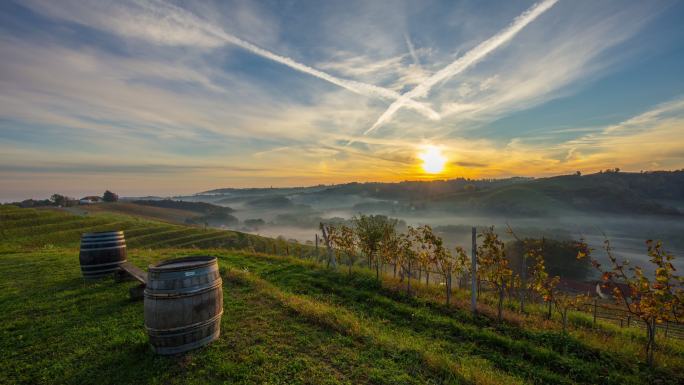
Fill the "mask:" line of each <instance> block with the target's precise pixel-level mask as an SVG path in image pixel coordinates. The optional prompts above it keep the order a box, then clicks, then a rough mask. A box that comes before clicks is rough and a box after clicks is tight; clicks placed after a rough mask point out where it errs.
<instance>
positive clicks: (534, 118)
mask: <svg viewBox="0 0 684 385" xmlns="http://www.w3.org/2000/svg"><path fill="white" fill-rule="evenodd" d="M682 20H684V2H681V1H658V0H656V1H648V2H644V1H625V0H619V1H608V0H606V1H600V2H597V1H590V0H587V1H583V0H572V1H570V0H558V1H555V0H544V1H539V2H531V1H506V2H503V1H475V0H473V1H451V0H449V1H430V0H427V1H362V0H360V1H355V0H345V1H325V2H322V1H206V2H199V1H197V2H173V1H71V0H60V1H50V0H47V1H41V0H22V1H16V2H14V1H11V0H10V1H2V2H0V58H2V59H1V60H0V181H1V182H0V200H3V201H11V200H17V199H24V198H29V197H33V198H45V197H48V196H49V195H51V194H52V193H61V194H67V195H71V196H76V197H78V196H83V195H87V194H101V192H102V191H104V190H105V189H110V190H113V191H115V192H118V193H119V194H120V195H126V196H135V195H138V196H140V195H161V196H166V195H174V194H187V193H194V192H199V191H203V190H208V189H212V188H221V187H267V186H302V185H316V184H330V183H342V182H350V181H402V180H429V179H448V178H456V177H467V178H499V177H508V176H536V177H543V176H549V175H558V174H564V173H574V172H575V171H581V172H583V173H590V172H595V171H598V170H602V169H607V168H615V167H619V168H620V169H622V170H626V171H640V170H659V169H668V170H671V169H682V168H684V71H683V70H682V69H683V68H684V28H682V26H681V21H682ZM433 153H436V154H437V155H436V156H437V157H438V158H437V160H439V162H443V163H445V167H444V168H443V169H441V168H440V167H436V169H435V170H432V173H430V172H427V171H428V170H429V169H430V168H427V169H426V167H425V166H424V165H423V163H422V162H424V161H425V156H427V155H426V154H428V155H429V154H433ZM433 160H434V159H433Z"/></svg>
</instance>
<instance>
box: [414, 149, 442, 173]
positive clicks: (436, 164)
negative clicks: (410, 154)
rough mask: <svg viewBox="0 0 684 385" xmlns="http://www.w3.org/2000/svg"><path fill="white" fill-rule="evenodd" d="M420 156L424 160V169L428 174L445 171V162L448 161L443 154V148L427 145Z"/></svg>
mask: <svg viewBox="0 0 684 385" xmlns="http://www.w3.org/2000/svg"><path fill="white" fill-rule="evenodd" d="M418 158H420V159H421V160H422V161H423V170H424V171H425V172H426V173H428V174H439V173H440V172H442V171H444V164H445V163H446V161H447V159H446V158H445V157H444V155H442V150H440V149H439V148H437V147H435V146H427V147H425V150H424V151H423V152H421V153H420V154H418Z"/></svg>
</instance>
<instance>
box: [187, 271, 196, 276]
mask: <svg viewBox="0 0 684 385" xmlns="http://www.w3.org/2000/svg"><path fill="white" fill-rule="evenodd" d="M193 275H195V272H194V271H186V272H185V276H186V277H192V276H193Z"/></svg>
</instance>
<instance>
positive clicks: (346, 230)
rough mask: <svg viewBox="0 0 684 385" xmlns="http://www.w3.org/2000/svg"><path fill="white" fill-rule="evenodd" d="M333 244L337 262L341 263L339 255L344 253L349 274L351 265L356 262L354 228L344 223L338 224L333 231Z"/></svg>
mask: <svg viewBox="0 0 684 385" xmlns="http://www.w3.org/2000/svg"><path fill="white" fill-rule="evenodd" d="M333 244H334V246H335V251H336V255H337V261H338V263H341V256H342V255H346V257H347V264H348V265H349V275H351V273H352V266H353V265H354V263H355V262H356V257H357V255H358V254H357V252H356V236H355V234H354V229H352V228H351V227H349V226H346V225H340V226H339V227H338V228H337V229H336V231H335V232H334V233H333Z"/></svg>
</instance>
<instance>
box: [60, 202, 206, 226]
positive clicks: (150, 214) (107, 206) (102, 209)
mask: <svg viewBox="0 0 684 385" xmlns="http://www.w3.org/2000/svg"><path fill="white" fill-rule="evenodd" d="M70 209H71V210H72V211H73V212H75V213H78V214H81V215H83V214H84V213H85V214H88V213H90V214H95V213H107V212H109V213H118V214H127V215H135V216H137V217H142V218H146V219H151V220H160V221H164V222H170V223H177V224H183V223H185V220H186V219H192V218H197V217H199V216H201V215H202V214H201V213H198V212H195V211H190V210H180V209H172V208H166V207H154V206H146V205H140V204H136V203H131V202H113V203H98V204H93V205H84V206H77V207H74V208H69V209H67V210H70Z"/></svg>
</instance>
